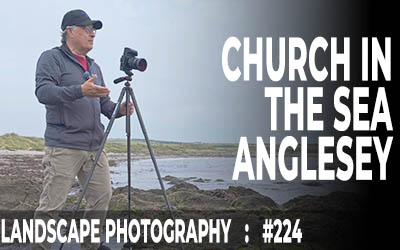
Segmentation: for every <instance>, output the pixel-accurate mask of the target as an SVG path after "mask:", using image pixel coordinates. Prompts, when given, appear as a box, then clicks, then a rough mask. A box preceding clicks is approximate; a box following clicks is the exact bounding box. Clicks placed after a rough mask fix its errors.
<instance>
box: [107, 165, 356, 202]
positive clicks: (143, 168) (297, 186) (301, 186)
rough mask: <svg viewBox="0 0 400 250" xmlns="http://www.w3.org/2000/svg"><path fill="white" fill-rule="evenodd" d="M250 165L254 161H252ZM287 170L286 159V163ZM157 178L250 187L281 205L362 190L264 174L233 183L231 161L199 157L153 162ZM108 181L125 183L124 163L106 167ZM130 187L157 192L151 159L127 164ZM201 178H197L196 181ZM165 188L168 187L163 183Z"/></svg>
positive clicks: (349, 184) (352, 185)
mask: <svg viewBox="0 0 400 250" xmlns="http://www.w3.org/2000/svg"><path fill="white" fill-rule="evenodd" d="M252 162H253V166H255V165H256V164H255V163H256V159H255V158H252ZM286 162H287V165H288V168H291V166H290V162H291V161H290V159H289V158H288V159H287V160H286ZM157 163H158V167H159V169H160V173H161V176H162V177H164V176H167V175H170V176H174V177H177V178H182V179H183V178H186V180H187V182H189V183H192V184H194V185H196V186H197V187H199V188H200V189H204V190H211V189H227V188H228V187H229V186H243V187H246V188H251V189H253V190H254V191H256V192H259V193H260V194H263V195H265V196H268V197H270V198H271V199H273V200H274V201H275V202H277V203H278V204H282V203H285V202H287V201H289V200H290V199H292V198H294V197H297V196H301V195H326V194H328V193H330V192H333V191H347V192H356V193H362V190H363V187H362V186H361V184H360V183H359V182H352V181H348V182H342V181H318V182H316V181H313V182H307V181H302V180H300V179H295V180H293V181H290V182H289V181H285V180H284V179H283V178H282V176H279V175H278V173H277V176H276V180H274V181H272V180H270V179H269V177H268V176H267V172H266V171H264V173H263V174H264V178H263V180H262V181H249V180H248V177H247V176H246V174H244V173H241V174H240V175H239V180H237V181H233V180H232V174H233V168H234V165H235V158H220V157H208V158H205V157H199V158H166V159H158V160H157ZM317 164H318V162H317V158H316V157H309V159H308V168H309V169H316V168H317ZM110 170H111V181H112V185H113V187H114V188H116V187H122V186H126V185H127V184H128V176H127V174H128V169H127V162H121V163H119V164H117V166H116V167H112V168H110ZM131 173H132V174H131V184H132V187H134V188H139V189H145V190H148V189H160V183H159V181H158V178H157V174H156V171H155V168H154V166H153V162H152V161H151V159H144V160H133V161H132V163H131ZM200 178H201V179H200ZM164 185H165V188H169V187H171V186H172V184H169V183H168V181H164Z"/></svg>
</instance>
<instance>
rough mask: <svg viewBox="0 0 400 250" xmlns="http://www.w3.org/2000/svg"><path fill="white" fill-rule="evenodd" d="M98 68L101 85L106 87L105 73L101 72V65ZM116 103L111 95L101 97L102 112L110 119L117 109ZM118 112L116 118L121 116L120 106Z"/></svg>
mask: <svg viewBox="0 0 400 250" xmlns="http://www.w3.org/2000/svg"><path fill="white" fill-rule="evenodd" d="M96 66H97V67H98V65H96ZM98 69H99V71H98V72H99V76H98V77H99V78H100V79H99V80H100V83H101V86H102V87H106V85H105V83H104V78H103V73H102V72H101V70H100V67H98ZM116 105H117V104H116V103H115V102H113V101H111V98H110V96H109V95H107V96H105V97H101V98H100V107H101V113H102V114H103V115H105V116H106V117H107V118H108V119H111V116H112V114H113V112H114V109H115V106H116ZM117 112H118V113H117V115H116V118H119V117H121V116H122V114H121V112H120V108H118V110H117Z"/></svg>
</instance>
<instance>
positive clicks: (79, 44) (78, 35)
mask: <svg viewBox="0 0 400 250" xmlns="http://www.w3.org/2000/svg"><path fill="white" fill-rule="evenodd" d="M69 34H70V36H69V38H70V42H71V43H72V44H73V46H74V47H75V48H77V49H78V50H80V51H83V52H85V53H88V52H89V51H90V50H91V49H93V41H94V37H95V36H96V31H95V30H94V29H93V26H92V25H90V26H86V27H83V26H76V27H75V28H73V29H70V33H69Z"/></svg>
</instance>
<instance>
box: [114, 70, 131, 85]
mask: <svg viewBox="0 0 400 250" xmlns="http://www.w3.org/2000/svg"><path fill="white" fill-rule="evenodd" d="M124 72H125V74H126V76H122V77H118V78H117V79H115V80H114V84H118V83H120V82H123V81H127V82H130V81H132V76H133V73H132V72H131V71H128V70H126V71H124Z"/></svg>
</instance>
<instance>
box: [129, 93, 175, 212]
mask: <svg viewBox="0 0 400 250" xmlns="http://www.w3.org/2000/svg"><path fill="white" fill-rule="evenodd" d="M128 90H129V94H130V96H131V97H132V102H133V105H134V108H135V110H136V114H137V117H138V120H139V123H140V127H141V128H142V132H143V135H144V138H145V140H146V144H147V148H148V150H149V152H150V156H151V160H152V161H153V165H154V168H155V170H156V173H157V177H158V181H159V182H160V186H161V189H162V191H163V195H164V199H165V202H166V203H167V206H168V209H169V212H170V215H171V218H172V219H174V216H173V214H172V209H171V205H170V203H169V200H168V196H167V193H166V192H165V188H164V183H163V180H162V178H161V174H160V171H159V169H158V165H157V161H156V158H155V157H154V153H153V148H152V147H151V144H150V140H149V137H148V136H147V131H146V128H145V126H144V122H143V119H142V115H141V114H140V110H139V106H138V104H137V102H136V98H135V95H134V93H133V90H132V88H128Z"/></svg>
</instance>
